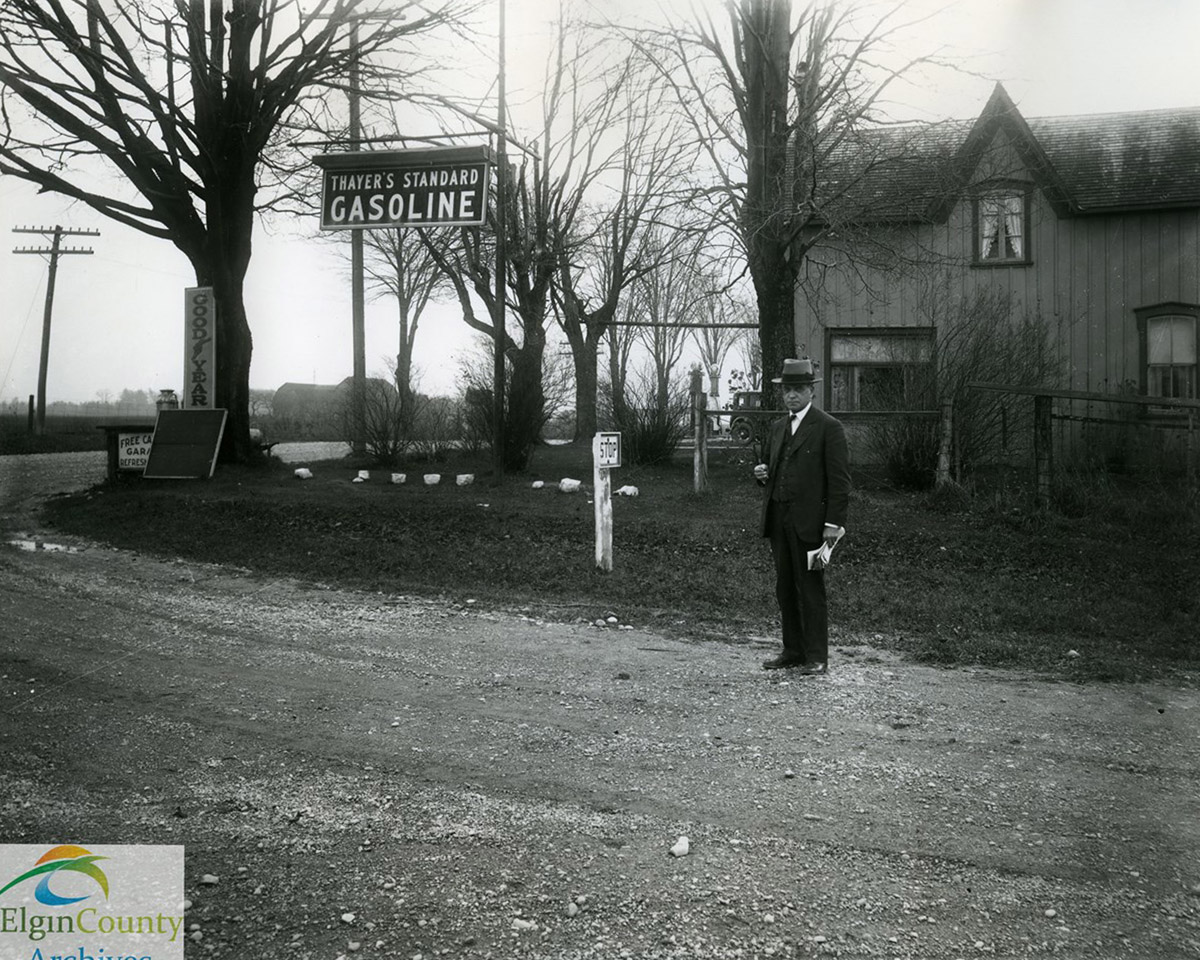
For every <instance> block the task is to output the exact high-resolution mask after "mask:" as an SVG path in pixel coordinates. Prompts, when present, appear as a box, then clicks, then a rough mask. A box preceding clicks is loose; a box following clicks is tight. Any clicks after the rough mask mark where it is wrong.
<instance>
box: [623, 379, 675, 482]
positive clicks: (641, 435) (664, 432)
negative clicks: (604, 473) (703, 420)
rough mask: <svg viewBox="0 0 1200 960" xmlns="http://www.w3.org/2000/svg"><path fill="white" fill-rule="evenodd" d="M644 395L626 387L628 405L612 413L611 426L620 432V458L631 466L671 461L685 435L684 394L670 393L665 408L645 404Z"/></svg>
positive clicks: (644, 392) (658, 405)
mask: <svg viewBox="0 0 1200 960" xmlns="http://www.w3.org/2000/svg"><path fill="white" fill-rule="evenodd" d="M647 393H648V391H640V390H638V389H636V388H633V389H631V388H630V387H628V386H626V399H627V403H626V404H625V405H624V406H623V407H621V409H620V410H616V411H614V412H613V426H614V427H615V428H616V429H617V430H619V431H620V432H621V447H622V457H623V459H624V461H625V462H627V463H628V464H630V465H631V466H636V465H645V464H652V463H664V462H666V461H668V460H670V459H671V456H672V455H673V454H674V453H675V451H676V450H677V449H678V447H679V444H680V443H681V442H683V440H684V438H685V437H686V436H687V435H688V418H689V415H690V413H691V404H690V401H689V397H688V395H687V393H685V392H683V391H678V392H676V393H674V394H672V395H671V396H670V397H669V398H668V400H667V403H666V404H665V405H663V404H659V403H653V402H647V400H648V399H649V397H648V396H646V395H645V394H647Z"/></svg>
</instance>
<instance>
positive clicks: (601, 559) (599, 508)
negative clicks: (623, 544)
mask: <svg viewBox="0 0 1200 960" xmlns="http://www.w3.org/2000/svg"><path fill="white" fill-rule="evenodd" d="M620 465H621V435H620V434H619V433H598V434H596V435H595V436H594V437H593V438H592V489H593V491H594V497H593V503H594V504H595V509H596V569H597V570H602V571H604V572H605V573H612V568H613V557H612V533H613V513H612V480H611V479H610V478H609V475H608V471H609V470H610V469H612V468H613V467H619V466H620Z"/></svg>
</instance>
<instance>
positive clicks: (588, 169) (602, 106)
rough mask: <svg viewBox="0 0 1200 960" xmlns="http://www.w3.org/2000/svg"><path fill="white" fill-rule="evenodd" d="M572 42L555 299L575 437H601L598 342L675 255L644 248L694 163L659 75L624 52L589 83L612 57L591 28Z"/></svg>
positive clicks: (558, 77) (560, 81)
mask: <svg viewBox="0 0 1200 960" xmlns="http://www.w3.org/2000/svg"><path fill="white" fill-rule="evenodd" d="M563 35H564V36H566V31H564V34H563ZM572 37H573V40H574V43H575V49H574V51H573V55H572V56H571V57H569V58H567V59H566V60H565V61H564V59H563V58H562V56H561V50H562V48H561V46H560V56H559V59H558V61H557V66H556V70H557V72H556V74H555V77H554V79H555V84H554V89H555V90H570V91H571V93H570V97H571V100H570V103H569V111H568V112H569V116H570V118H571V130H572V135H571V137H570V139H569V140H568V141H567V142H566V144H565V145H564V149H562V150H561V151H560V154H559V157H558V161H559V162H558V172H559V174H560V176H561V177H562V180H563V183H564V191H563V200H562V203H561V204H560V207H559V219H558V221H557V222H556V224H555V227H556V229H555V252H556V254H557V257H558V264H559V270H558V274H557V276H556V285H555V290H554V292H555V305H556V307H557V315H558V321H559V325H560V326H561V327H562V330H563V332H564V333H565V334H566V337H567V342H568V344H569V346H570V349H571V356H572V360H573V362H574V367H575V416H576V433H575V436H576V439H577V440H578V439H582V438H587V437H590V436H591V435H592V434H593V433H594V432H595V430H596V397H597V391H596V387H597V367H598V352H599V345H600V342H601V339H602V338H603V336H604V333H605V331H606V330H608V329H609V328H610V325H611V323H612V322H613V320H614V319H615V317H616V316H617V311H618V305H619V303H620V300H621V298H622V296H624V295H625V294H626V291H627V290H628V289H629V286H630V284H632V283H634V282H635V281H637V280H638V279H639V278H640V277H643V276H645V275H646V274H647V273H648V272H651V271H653V270H655V269H657V268H658V266H659V264H660V263H661V262H662V260H663V258H664V256H665V255H668V254H669V250H668V249H667V248H666V247H665V245H662V244H660V245H658V246H654V245H647V244H646V243H645V242H644V241H645V238H646V236H647V233H648V231H649V230H650V229H651V228H652V227H653V225H654V224H655V223H656V222H657V221H659V220H660V219H661V218H662V216H663V210H664V208H665V207H666V206H667V205H668V204H670V203H672V202H673V191H672V189H671V188H672V187H673V185H674V183H675V182H676V181H677V179H678V177H679V176H680V175H681V174H682V171H683V170H684V169H685V168H686V166H687V165H688V164H690V162H691V159H692V157H691V156H690V155H687V154H686V152H685V149H684V143H685V140H684V137H682V136H681V131H680V130H679V129H678V128H677V126H676V123H675V121H674V118H672V117H671V116H670V115H668V116H666V117H665V118H664V116H663V114H662V111H661V109H660V106H661V102H662V99H663V97H664V96H665V95H666V92H667V91H666V90H665V89H664V86H663V82H662V79H661V77H658V76H657V75H656V73H655V72H654V71H651V70H648V69H647V67H646V64H645V63H644V61H642V60H641V59H640V58H637V57H635V56H634V55H627V56H625V57H624V58H620V59H618V60H617V62H616V63H615V65H613V66H612V67H609V68H608V69H605V70H604V71H603V72H601V73H600V74H598V75H597V76H596V77H595V78H594V79H590V80H589V78H588V77H587V76H585V75H583V73H582V71H583V68H582V67H581V65H582V64H585V63H587V62H588V61H589V59H591V60H596V59H599V60H600V61H601V62H604V61H605V60H611V57H610V51H609V49H608V48H607V47H606V46H605V44H604V43H603V42H601V41H600V39H599V36H598V35H597V33H596V32H595V30H591V31H587V32H575V33H573V34H572ZM589 52H590V55H589ZM564 81H565V82H564ZM614 134H615V135H614Z"/></svg>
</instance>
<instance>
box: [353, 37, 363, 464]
mask: <svg viewBox="0 0 1200 960" xmlns="http://www.w3.org/2000/svg"><path fill="white" fill-rule="evenodd" d="M358 22H359V18H358V17H356V18H355V19H354V20H352V21H351V23H350V50H351V60H350V139H351V141H352V143H353V147H352V149H354V150H359V149H361V148H362V143H361V141H362V106H361V102H360V98H361V96H362V94H361V92H360V88H359V84H360V78H359V69H360V68H359V64H358ZM350 314H351V325H352V327H353V337H352V339H353V342H354V379H353V380H352V381H351V384H350V410H351V416H352V418H353V421H354V437H353V442H352V444H351V446H352V448H353V450H354V454H355V456H358V457H361V456H364V455H365V454H366V452H367V329H366V298H365V291H364V287H363V232H362V231H361V230H351V231H350Z"/></svg>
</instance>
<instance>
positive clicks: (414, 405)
mask: <svg viewBox="0 0 1200 960" xmlns="http://www.w3.org/2000/svg"><path fill="white" fill-rule="evenodd" d="M424 402H425V401H424V400H423V399H422V398H420V397H419V396H418V395H417V394H415V393H412V392H410V391H401V390H397V389H396V387H395V386H394V385H393V384H392V383H391V382H390V381H388V380H384V379H381V378H379V377H371V378H369V379H367V380H366V382H365V383H364V385H363V440H364V441H365V443H366V448H367V453H368V454H369V455H370V456H371V458H372V459H373V460H374V461H375V462H376V463H378V464H380V465H381V466H388V467H390V466H395V465H396V464H398V463H399V462H400V459H401V457H402V456H403V455H404V453H405V452H406V451H407V450H408V449H409V447H410V446H412V444H413V441H414V439H415V437H414V431H413V426H414V424H415V422H416V420H417V416H418V414H419V413H420V411H421V408H422V406H423V405H424ZM340 421H341V425H342V434H343V436H344V437H346V438H348V442H352V438H353V437H354V435H355V433H356V431H355V424H354V401H353V393H352V391H347V392H346V395H345V397H344V398H343V401H342V405H341V409H340Z"/></svg>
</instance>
